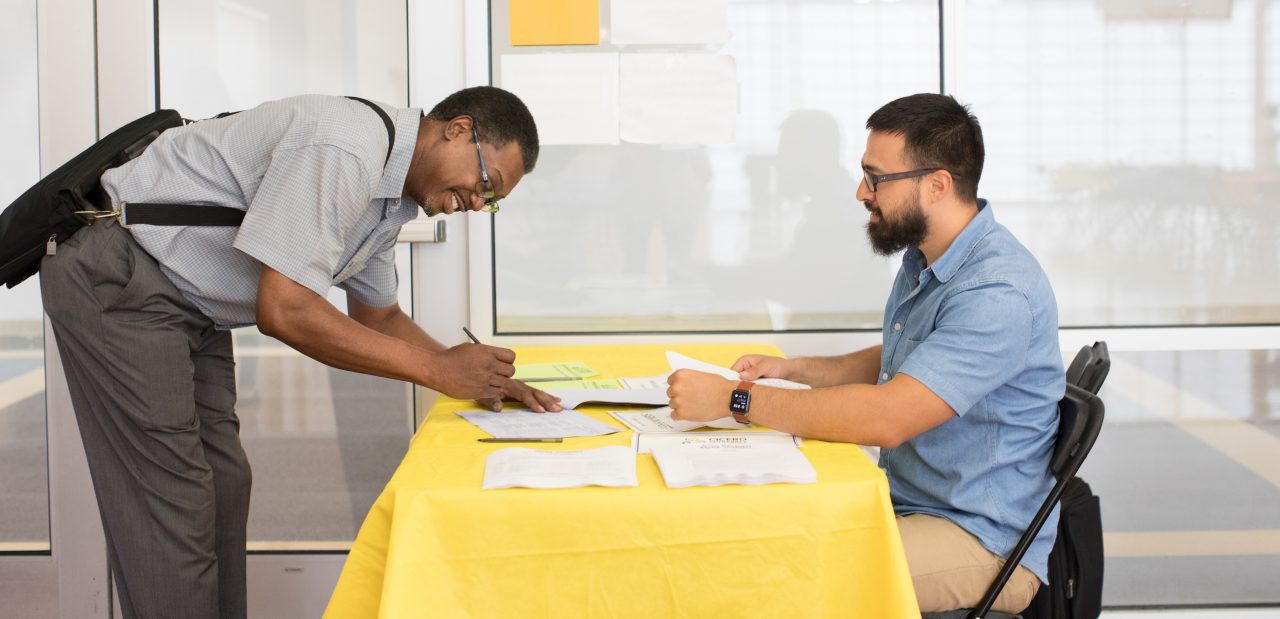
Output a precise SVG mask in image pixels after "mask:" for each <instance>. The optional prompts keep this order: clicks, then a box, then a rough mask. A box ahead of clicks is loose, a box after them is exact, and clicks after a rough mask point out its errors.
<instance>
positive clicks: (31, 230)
mask: <svg viewBox="0 0 1280 619" xmlns="http://www.w3.org/2000/svg"><path fill="white" fill-rule="evenodd" d="M348 99H351V100H353V101H359V102H361V103H363V104H365V105H367V106H369V107H370V108H372V109H373V111H375V112H377V113H378V116H379V117H380V118H381V119H382V123H383V124H384V125H386V127H387V159H388V160H390V158H391V148H392V146H394V145H395V142H396V133H395V125H394V124H393V123H392V122H391V117H390V116H388V115H387V113H386V112H385V111H383V109H382V108H381V107H378V106H377V105H375V104H373V103H372V102H369V101H366V100H364V99H361V98H359V97H348ZM230 114H234V112H230V113H223V114H219V115H218V116H217V118H222V117H224V116H228V115H230ZM185 122H186V121H184V120H183V119H182V116H180V115H179V114H178V113H177V112H175V111H173V110H157V111H155V112H152V113H150V114H147V115H146V116H143V117H142V118H139V119H137V120H135V121H133V122H131V123H129V124H127V125H125V126H123V127H120V128H119V129H116V130H115V131H112V132H111V133H110V134H109V135H107V137H105V138H102V139H101V140H98V141H97V142H95V143H94V144H93V145H92V146H90V147H89V148H86V149H85V150H84V151H82V152H81V153H80V154H79V155H76V156H75V157H73V158H72V159H71V160H70V161H68V162H66V163H64V164H62V166H60V167H59V168H58V169H57V170H54V171H53V172H51V173H49V175H48V176H45V177H44V178H42V179H40V181H39V182H37V183H36V184H35V185H32V186H31V188H29V189H27V190H26V191H25V192H23V194H22V195H20V196H18V199H17V200H14V201H13V203H12V204H10V205H9V207H8V208H6V209H5V210H4V212H2V213H0V282H3V283H4V284H5V285H6V286H8V287H10V288H13V287H14V286H17V285H18V284H20V283H22V281H23V280H25V279H27V278H28V277H31V276H32V275H35V274H36V272H37V271H39V270H40V260H41V259H42V258H43V257H44V256H45V255H46V254H53V253H54V252H56V251H57V246H58V243H61V242H62V241H65V240H66V239H68V238H70V237H71V235H73V234H75V233H76V231H77V230H79V229H80V228H82V227H84V226H86V225H89V224H92V223H93V221H94V220H96V219H102V218H107V217H117V216H119V215H120V213H119V212H116V211H115V210H114V208H113V205H111V204H110V203H109V202H110V200H109V199H108V197H107V195H106V193H105V192H104V191H103V190H102V186H101V185H99V184H98V181H99V179H101V178H102V174H103V173H104V172H106V171H107V170H109V169H111V168H114V167H117V166H120V165H123V164H125V163H127V162H129V161H130V160H132V159H133V158H135V157H137V156H138V155H141V154H142V151H144V150H146V148H147V146H149V145H150V144H151V143H152V142H154V141H155V139H156V138H157V137H159V136H160V134H161V133H163V132H164V131H165V130H167V129H172V128H173V127H180V126H182V125H183V124H185ZM127 218H128V221H129V222H130V223H137V224H148V225H156V226H238V225H240V221H241V220H243V219H244V211H242V210H240V209H236V208H230V207H218V206H196V205H181V204H129V205H128V216H127Z"/></svg>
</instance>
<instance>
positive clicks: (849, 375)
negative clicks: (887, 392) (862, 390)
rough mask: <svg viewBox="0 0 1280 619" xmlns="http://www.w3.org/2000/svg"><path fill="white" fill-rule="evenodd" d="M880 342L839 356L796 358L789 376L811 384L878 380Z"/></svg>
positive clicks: (841, 383) (843, 383)
mask: <svg viewBox="0 0 1280 619" xmlns="http://www.w3.org/2000/svg"><path fill="white" fill-rule="evenodd" d="M880 348H881V347H880V346H879V345H876V346H872V347H870V348H864V349H862V350H859V351H857V352H852V353H849V354H847V355H840V356H838V357H802V358H799V359H796V363H795V367H796V369H795V371H794V372H793V373H792V374H791V376H790V378H791V379H792V380H795V381H797V382H802V383H804V384H806V385H809V386H811V387H835V386H837V385H853V384H871V385H874V384H875V383H876V377H877V375H878V374H879V373H880Z"/></svg>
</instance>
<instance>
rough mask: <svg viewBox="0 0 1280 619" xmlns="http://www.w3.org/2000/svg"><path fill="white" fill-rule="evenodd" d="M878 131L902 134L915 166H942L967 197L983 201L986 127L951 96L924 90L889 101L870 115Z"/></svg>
mask: <svg viewBox="0 0 1280 619" xmlns="http://www.w3.org/2000/svg"><path fill="white" fill-rule="evenodd" d="M867 128H868V129H870V130H872V131H880V132H882V133H891V134H895V135H901V136H902V137H903V138H904V139H905V140H906V142H907V149H906V157H907V163H908V164H910V165H911V167H913V168H916V169H920V168H942V169H944V170H947V171H948V172H951V175H952V177H953V178H954V179H955V187H956V194H957V195H958V196H960V198H961V199H962V200H966V201H969V202H977V201H978V181H979V180H980V179H981V178H982V160H983V158H984V157H985V156H986V151H985V150H984V149H983V146H982V126H981V125H979V124H978V119H977V118H976V117H975V116H974V115H973V114H971V113H970V112H969V106H967V105H960V103H958V102H957V101H956V100H955V98H954V97H951V96H950V95H939V94H934V93H921V94H918V95H911V96H909V97H902V98H901V99H895V100H893V101H890V102H889V103H886V104H885V105H884V107H881V108H880V109H878V110H876V111H875V113H874V114H872V115H871V117H870V118H868V119H867Z"/></svg>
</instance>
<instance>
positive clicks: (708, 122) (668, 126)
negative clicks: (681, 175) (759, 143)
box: [517, 53, 738, 144]
mask: <svg viewBox="0 0 1280 619" xmlns="http://www.w3.org/2000/svg"><path fill="white" fill-rule="evenodd" d="M618 87H619V92H620V93H621V95H620V105H621V126H620V128H619V132H620V137H621V138H622V139H623V140H626V141H628V142H636V143H640V144H731V143H733V141H734V127H735V126H736V122H737V118H738V77H737V69H736V66H735V64H734V60H733V57H732V56H726V55H723V54H656V53H655V54H622V58H621V61H620V64H619V78H618ZM517 94H518V93H517ZM534 116H535V118H539V117H538V116H537V114H536V111H535V114H534ZM538 123H539V124H538V127H539V132H541V127H542V124H541V123H542V120H541V119H540V118H539V120H538Z"/></svg>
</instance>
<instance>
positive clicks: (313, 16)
mask: <svg viewBox="0 0 1280 619" xmlns="http://www.w3.org/2000/svg"><path fill="white" fill-rule="evenodd" d="M158 15H159V18H160V37H159V39H160V41H159V45H160V91H161V101H162V103H163V105H164V106H166V107H172V108H174V109H177V110H179V111H181V112H182V113H183V114H184V115H185V116H187V117H191V118H201V117H208V116H212V115H214V114H217V113H219V112H222V111H226V110H239V109H244V108H247V107H251V106H253V105H256V104H258V103H260V102H262V101H266V100H270V99H276V98H281V97H287V96H292V95H297V94H304V93H324V94H336V95H356V96H362V97H366V98H369V99H373V100H377V101H382V102H385V103H389V104H400V105H403V103H404V102H405V101H406V100H407V99H408V95H407V92H408V91H407V83H408V80H407V75H408V66H407V64H406V53H407V52H406V50H407V45H408V42H407V40H406V37H405V23H406V22H405V20H406V17H405V4H404V3H403V2H391V1H389V0H376V1H373V2H360V3H358V4H357V3H356V2H355V1H354V0H320V1H319V2H302V1H301V0H266V1H264V2H237V1H234V0H219V1H217V2H207V3H201V2H195V3H193V2H171V1H162V2H160V4H159V7H158ZM357 16H358V18H357ZM408 256H409V249H408V247H407V246H403V245H402V246H398V247H397V268H398V270H399V273H400V284H401V307H402V308H403V309H405V311H406V312H409V311H411V308H410V307H409V305H408V302H407V299H408V298H409V296H410V295H409V293H408V290H409V286H410V279H409V270H408V263H409V258H408ZM330 299H331V300H332V301H334V303H335V304H336V305H338V306H339V307H340V308H345V304H344V300H345V296H344V295H343V294H342V293H341V292H340V291H336V290H335V291H334V294H331V295H330ZM235 345H236V361H237V364H236V382H237V388H238V391H239V401H238V405H237V413H238V414H239V416H240V420H241V432H240V435H241V439H242V441H243V443H244V446H245V451H246V452H247V453H248V455H249V460H250V463H251V464H252V466H253V472H254V475H253V482H254V483H253V495H252V498H251V508H250V512H249V540H250V548H251V549H270V548H301V549H318V550H325V549H332V548H334V547H341V546H343V545H344V544H346V543H349V542H350V541H351V540H352V539H354V536H355V532H356V529H357V527H358V526H359V525H360V523H361V522H362V521H363V520H364V516H365V513H366V512H367V511H368V509H369V506H370V505H372V504H373V501H374V499H375V498H376V497H377V495H378V493H379V492H380V491H381V490H382V487H383V485H385V484H386V482H387V480H388V479H389V478H390V477H391V473H392V472H393V471H394V470H395V466H396V465H397V464H398V463H399V461H400V458H401V456H403V454H404V450H405V448H406V447H407V445H408V439H409V428H410V425H411V422H410V418H411V411H412V398H411V397H410V394H411V391H410V388H409V387H408V386H407V385H405V384H404V383H400V382H397V381H390V380H385V379H380V378H375V377H370V376H364V375H358V374H352V373H349V372H344V371H340V370H334V369H332V368H329V367H327V366H324V365H322V364H320V363H318V362H315V361H312V360H311V359H308V358H306V357H304V356H302V355H301V354H299V353H297V352H296V351H294V350H292V349H290V348H288V347H286V346H284V345H283V344H281V343H280V342H278V341H276V340H273V339H271V338H267V337H264V336H262V335H261V334H259V333H258V332H257V331H256V330H255V329H252V328H250V329H240V330H237V331H236V333H235ZM290 542H294V543H293V544H288V543H290ZM282 543H286V544H285V545H282Z"/></svg>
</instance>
